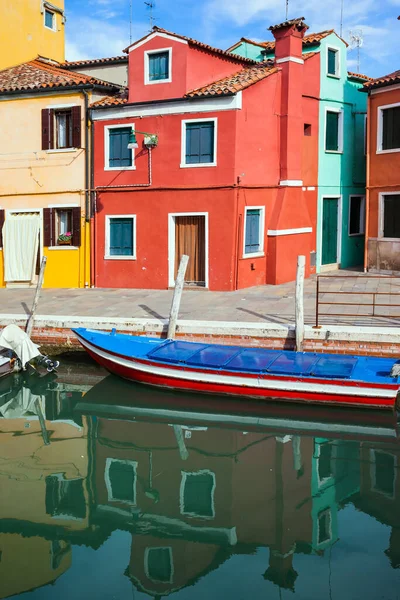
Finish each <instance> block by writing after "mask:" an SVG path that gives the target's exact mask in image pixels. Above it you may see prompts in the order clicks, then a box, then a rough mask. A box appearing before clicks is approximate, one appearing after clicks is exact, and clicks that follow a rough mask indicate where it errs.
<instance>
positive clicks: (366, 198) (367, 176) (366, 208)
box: [364, 92, 371, 273]
mask: <svg viewBox="0 0 400 600" xmlns="http://www.w3.org/2000/svg"><path fill="white" fill-rule="evenodd" d="M370 104H371V97H370V92H368V104H367V126H366V128H367V131H366V133H367V150H366V161H367V165H366V166H367V171H366V180H367V181H366V183H367V185H366V186H365V234H364V273H367V272H368V233H369V231H368V230H369V195H370V190H369V184H370V181H369V171H370V147H371V136H370V125H371V123H370V122H371V118H370V115H371V111H370Z"/></svg>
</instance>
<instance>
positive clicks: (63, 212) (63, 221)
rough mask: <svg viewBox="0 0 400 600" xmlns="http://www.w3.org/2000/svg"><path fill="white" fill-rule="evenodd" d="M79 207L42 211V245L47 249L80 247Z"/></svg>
mask: <svg viewBox="0 0 400 600" xmlns="http://www.w3.org/2000/svg"><path fill="white" fill-rule="evenodd" d="M81 218H82V214H81V208H80V206H75V207H73V208H70V207H63V206H60V207H58V206H57V207H55V206H52V207H50V208H44V209H43V244H44V246H47V247H56V246H60V247H61V246H66V247H68V246H70V247H71V246H73V247H78V246H80V245H81Z"/></svg>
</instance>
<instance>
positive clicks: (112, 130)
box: [104, 125, 134, 171]
mask: <svg viewBox="0 0 400 600" xmlns="http://www.w3.org/2000/svg"><path fill="white" fill-rule="evenodd" d="M133 129H134V126H133V125H123V126H122V125H117V126H113V125H111V126H108V127H105V128H104V133H105V138H106V139H105V170H106V171H110V170H120V169H124V170H125V169H133V168H134V154H133V152H132V149H131V148H128V144H129V141H130V136H131V134H132V131H133Z"/></svg>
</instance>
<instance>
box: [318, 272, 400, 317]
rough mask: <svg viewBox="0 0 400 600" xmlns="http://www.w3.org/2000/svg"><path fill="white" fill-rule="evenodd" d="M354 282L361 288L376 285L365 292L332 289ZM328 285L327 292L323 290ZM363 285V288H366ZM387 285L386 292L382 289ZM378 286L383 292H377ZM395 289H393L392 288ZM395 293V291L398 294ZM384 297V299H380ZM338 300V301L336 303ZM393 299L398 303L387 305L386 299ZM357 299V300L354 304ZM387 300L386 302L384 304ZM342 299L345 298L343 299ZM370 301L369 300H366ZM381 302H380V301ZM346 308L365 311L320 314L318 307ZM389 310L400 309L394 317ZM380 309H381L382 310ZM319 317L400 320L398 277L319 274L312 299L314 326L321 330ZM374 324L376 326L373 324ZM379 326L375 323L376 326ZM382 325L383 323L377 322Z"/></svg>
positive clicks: (379, 290) (399, 278) (388, 303)
mask: <svg viewBox="0 0 400 600" xmlns="http://www.w3.org/2000/svg"><path fill="white" fill-rule="evenodd" d="M354 280H357V281H358V282H359V283H360V285H361V284H362V287H363V288H364V287H366V285H367V286H368V285H371V282H372V281H373V282H376V286H375V289H372V290H368V291H361V290H357V289H354V290H349V291H347V290H342V289H334V287H332V286H333V283H335V282H336V281H340V285H343V282H344V281H348V282H350V281H354ZM327 281H328V282H329V284H330V285H329V289H326V287H325V286H324V283H326V282H327ZM365 284H366V285H365ZM387 286H389V288H390V289H389V290H387V289H383V288H386V287H387ZM379 287H381V288H382V289H379ZM392 288H394V290H393V289H392ZM397 290H398V291H397ZM343 296H344V297H345V298H346V299H347V298H348V299H349V301H341V298H342V297H343ZM382 296H383V297H386V298H382ZM338 298H339V300H338ZM388 298H389V299H391V298H395V299H396V300H397V302H398V303H393V302H392V301H391V300H390V301H389V302H388V300H387V299H388ZM357 299H358V301H357ZM385 299H386V301H384V300H385ZM343 300H344V298H343ZM368 300H369V301H368ZM380 300H382V302H381V301H380ZM324 306H329V307H331V308H332V307H349V306H358V307H362V308H363V309H364V308H365V310H368V312H362V313H360V312H359V311H357V312H348V311H347V310H342V311H341V312H331V310H330V309H329V310H328V312H323V309H322V310H321V307H324ZM388 308H392V309H399V310H398V312H397V314H393V313H392V312H391V311H388V310H387V309H388ZM380 309H384V310H383V311H381V310H380ZM338 310H339V309H338ZM321 317H341V318H347V317H358V318H360V317H364V318H367V319H373V318H376V317H379V318H381V319H400V277H393V276H390V275H377V276H369V277H368V276H360V275H358V276H356V275H354V276H353V275H318V276H317V291H316V299H315V327H316V328H317V327H320V319H321ZM372 324H373V325H375V323H372ZM377 324H378V323H377ZM379 324H380V325H382V322H380V323H379Z"/></svg>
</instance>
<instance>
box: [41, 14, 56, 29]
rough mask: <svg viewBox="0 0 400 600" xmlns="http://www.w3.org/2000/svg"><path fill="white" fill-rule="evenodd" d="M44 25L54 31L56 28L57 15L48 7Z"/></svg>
mask: <svg viewBox="0 0 400 600" xmlns="http://www.w3.org/2000/svg"><path fill="white" fill-rule="evenodd" d="M44 26H45V27H47V29H52V30H53V31H55V29H56V15H55V13H54V12H53V11H51V10H49V9H48V8H45V9H44Z"/></svg>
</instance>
